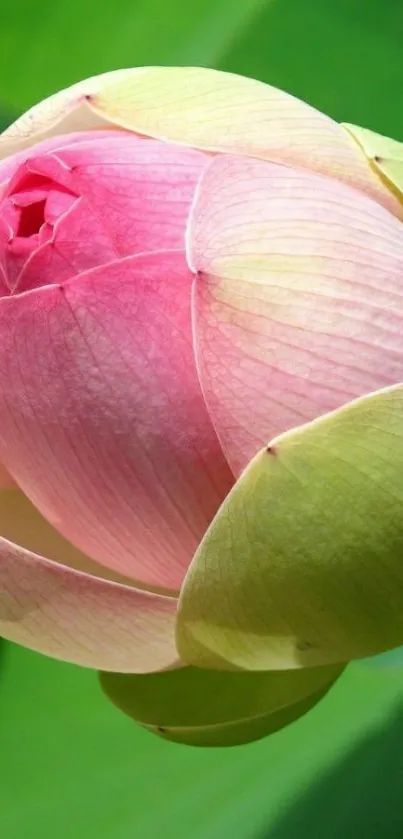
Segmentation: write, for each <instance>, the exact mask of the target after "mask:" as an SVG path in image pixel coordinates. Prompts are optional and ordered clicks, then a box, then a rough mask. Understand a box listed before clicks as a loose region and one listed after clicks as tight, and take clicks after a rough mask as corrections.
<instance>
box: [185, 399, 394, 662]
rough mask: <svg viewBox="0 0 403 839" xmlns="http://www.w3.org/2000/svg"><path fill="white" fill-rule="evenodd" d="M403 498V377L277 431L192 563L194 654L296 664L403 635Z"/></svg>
mask: <svg viewBox="0 0 403 839" xmlns="http://www.w3.org/2000/svg"><path fill="white" fill-rule="evenodd" d="M402 509H403V386H402V385H398V386H396V387H394V388H388V389H386V390H383V391H379V392H378V393H375V394H371V395H370V396H366V397H363V398H362V399H361V400H357V401H355V402H354V403H352V404H351V405H348V406H347V407H345V408H342V409H340V410H339V411H337V412H335V413H332V414H329V415H328V416H325V417H322V418H320V419H318V420H316V421H315V422H312V423H309V424H308V425H305V426H302V427H301V428H298V429H295V430H293V431H289V432H287V433H286V434H284V435H282V436H281V437H278V438H277V439H275V440H273V442H272V443H271V444H270V446H269V447H268V448H267V449H264V450H262V451H261V452H260V453H259V454H258V455H257V456H256V458H255V459H254V460H253V461H252V463H251V464H250V466H249V467H248V468H247V469H246V470H245V472H244V474H243V475H242V476H241V478H240V479H239V481H238V482H237V484H236V485H235V487H234V489H233V491H232V493H231V494H230V495H229V496H228V498H227V500H226V502H225V503H224V505H223V506H222V508H221V510H220V512H219V513H218V515H217V516H216V518H215V520H214V522H213V524H212V525H211V527H210V529H209V530H208V532H207V534H206V536H205V538H204V540H203V542H202V544H201V545H200V548H199V550H198V552H197V553H196V556H195V558H194V560H193V562H192V564H191V566H190V568H189V572H188V574H187V577H186V579H185V582H184V585H183V589H182V593H181V597H180V601H179V610H178V632H177V638H178V649H179V654H180V656H181V658H182V659H183V661H185V662H187V663H188V664H197V665H199V666H205V667H219V668H220V669H222V667H223V662H224V661H225V660H226V661H227V662H228V667H229V668H231V667H235V668H237V667H244V668H246V669H251V670H265V669H268V670H270V669H273V668H279V669H282V668H285V669H288V668H291V667H296V668H297V667H312V666H317V665H320V664H329V663H331V662H337V661H338V662H342V661H349V660H351V659H353V658H359V657H364V656H368V655H373V654H375V653H377V652H383V651H385V650H388V649H391V648H393V647H397V646H399V645H401V644H402V642H403V615H402V597H403V564H402V556H403V517H402Z"/></svg>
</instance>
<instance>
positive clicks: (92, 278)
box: [0, 252, 233, 588]
mask: <svg viewBox="0 0 403 839" xmlns="http://www.w3.org/2000/svg"><path fill="white" fill-rule="evenodd" d="M190 284H191V276H190V273H189V271H188V268H187V266H186V263H185V260H184V256H183V254H182V253H178V252H166V253H165V252H164V253H162V252H161V253H154V254H148V255H143V256H140V257H138V258H133V259H127V260H122V261H119V262H116V263H113V264H111V265H109V266H107V267H104V268H100V269H97V270H94V271H91V272H88V273H87V274H86V275H81V276H80V277H78V278H76V279H74V280H72V281H71V282H69V283H67V284H66V285H64V286H47V287H45V288H42V289H40V290H39V291H35V292H28V293H26V294H23V295H20V296H16V297H13V298H11V297H9V298H4V299H3V300H2V301H1V304H0V329H1V333H2V349H1V354H0V427H1V429H2V437H1V440H0V450H1V456H4V457H3V460H4V463H5V465H6V467H7V468H9V470H10V472H11V474H12V475H13V477H14V478H15V479H16V480H17V482H18V484H19V486H20V487H21V488H22V489H23V491H24V492H25V493H26V495H27V496H28V497H29V498H30V500H31V501H32V502H33V503H34V504H35V506H36V507H37V508H38V509H39V510H40V511H41V513H42V514H43V515H44V516H45V517H46V518H47V519H48V520H49V521H50V522H51V523H52V524H53V525H54V526H55V527H56V529H57V530H59V531H60V532H61V533H62V534H63V535H64V536H66V537H67V538H68V539H69V540H70V541H72V542H73V543H74V544H75V545H76V546H77V547H78V548H80V549H81V550H82V551H84V552H85V553H86V554H88V555H89V556H90V557H91V558H93V559H95V560H96V561H98V562H101V563H103V564H105V565H106V566H107V567H110V568H112V569H115V570H117V571H119V572H120V573H122V574H125V575H126V576H130V577H132V578H135V579H138V580H140V581H141V582H142V583H144V584H151V585H159V586H163V587H167V588H177V587H179V585H180V583H181V580H182V578H183V574H184V572H185V570H186V568H187V565H188V563H189V561H190V559H191V557H192V555H193V553H194V551H195V549H196V547H197V545H198V543H199V541H200V539H201V537H202V536H203V533H204V531H205V529H206V527H207V525H208V524H209V522H210V521H211V520H212V518H213V516H214V514H215V512H216V510H217V509H218V507H219V505H220V503H221V501H222V500H223V498H224V497H225V495H226V493H227V492H228V490H229V488H230V486H231V485H232V482H233V478H232V474H231V472H230V470H229V467H228V465H227V463H226V461H225V459H224V457H223V455H222V452H221V449H220V446H219V443H218V440H217V438H216V435H215V433H214V430H213V428H212V425H211V423H210V420H209V417H208V414H207V410H206V408H205V405H204V401H203V398H202V394H201V391H200V388H199V383H198V379H197V374H196V369H195V364H194V356H193V346H192V340H191V330H190ZM33 443H34V444H33Z"/></svg>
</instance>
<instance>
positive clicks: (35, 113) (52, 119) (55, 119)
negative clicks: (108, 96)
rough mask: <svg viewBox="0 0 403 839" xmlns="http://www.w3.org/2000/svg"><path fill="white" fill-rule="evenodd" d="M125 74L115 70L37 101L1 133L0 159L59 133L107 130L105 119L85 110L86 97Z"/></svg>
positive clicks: (123, 71)
mask: <svg viewBox="0 0 403 839" xmlns="http://www.w3.org/2000/svg"><path fill="white" fill-rule="evenodd" d="M126 72H127V71H125V70H115V71H112V72H110V73H103V74H102V75H100V76H93V77H91V78H89V79H84V81H81V82H78V83H77V84H74V85H72V86H71V87H68V88H66V89H65V90H60V91H59V92H58V93H55V94H54V95H53V96H49V97H48V98H47V99H43V100H42V102H38V104H37V105H34V106H33V107H32V108H30V109H29V111H26V112H25V114H22V116H21V117H19V119H17V120H16V121H15V122H13V123H12V125H10V126H9V127H8V128H6V130H5V131H3V133H2V134H1V136H0V159H1V158H4V157H7V156H8V155H12V154H15V153H16V152H20V151H22V150H23V149H26V148H29V147H30V146H33V145H35V144H36V143H39V142H41V141H42V140H47V139H48V138H50V137H54V136H57V135H59V134H69V133H70V132H76V131H92V130H105V128H108V127H111V126H110V123H109V122H108V120H105V119H103V118H102V117H100V116H98V115H97V114H95V113H94V112H93V111H92V110H91V109H90V108H89V107H88V104H87V97H88V96H90V95H93V94H94V93H96V92H98V91H99V89H100V88H101V87H102V86H103V85H104V84H106V83H107V81H108V79H113V81H114V82H116V81H117V80H118V79H119V78H124V77H125V74H126Z"/></svg>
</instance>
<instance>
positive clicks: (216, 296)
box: [189, 156, 403, 474]
mask: <svg viewBox="0 0 403 839" xmlns="http://www.w3.org/2000/svg"><path fill="white" fill-rule="evenodd" d="M189 259H190V263H191V265H192V266H193V268H194V270H195V271H196V272H197V279H196V282H195V286H194V299H193V313H194V330H195V338H196V354H197V363H198V369H199V374H200V379H201V383H202V388H203V392H204V395H205V398H206V401H207V405H208V407H209V410H210V415H211V417H212V419H213V422H214V425H215V427H216V430H217V433H218V436H219V438H220V441H221V443H222V445H223V448H224V451H225V453H226V456H227V458H228V461H229V463H230V465H231V467H232V468H233V470H234V472H235V473H236V474H239V472H240V471H241V470H242V469H243V468H244V467H245V466H246V464H247V463H248V461H249V460H250V458H251V457H252V456H253V455H254V454H255V452H256V451H257V450H258V449H259V448H260V447H261V446H262V445H264V444H266V443H267V442H268V441H269V440H270V439H271V438H272V437H273V436H274V435H276V434H278V433H280V432H283V431H285V430H286V429H288V428H290V427H292V426H296V425H299V424H301V423H303V422H306V421H308V420H311V419H313V418H315V417H317V416H318V415H320V414H323V413H325V412H327V411H330V410H333V409H335V408H337V407H339V406H341V405H343V404H344V403H347V402H349V401H350V400H352V399H354V398H355V397H358V396H361V395H363V394H365V393H368V392H370V391H373V390H376V389H378V388H382V387H385V386H387V385H391V384H394V383H396V382H398V381H401V380H402V379H403V353H402V335H403V287H402V280H403V228H402V225H401V223H400V222H399V221H398V220H397V219H396V218H395V217H394V216H392V215H391V214H389V213H388V212H387V211H386V210H385V209H384V208H383V207H381V206H380V205H378V204H377V203H375V202H374V201H372V200H371V199H370V198H368V197H366V196H364V195H362V194H360V193H359V192H358V191H356V190H354V189H351V188H349V187H347V186H345V185H344V184H341V183H338V182H337V181H335V180H332V179H330V178H329V179H328V178H324V177H322V176H319V175H316V174H313V173H309V172H307V171H303V170H298V169H292V168H288V167H285V166H281V165H278V164H275V163H263V162H260V161H253V160H249V161H247V160H245V159H244V158H238V157H230V156H228V157H226V156H223V157H220V158H216V159H215V160H214V161H213V162H212V163H211V165H210V167H209V168H208V170H207V172H206V174H205V175H204V177H203V178H202V181H201V185H200V188H199V190H198V194H197V199H196V203H195V205H194V208H193V216H192V219H191V223H190V231H189Z"/></svg>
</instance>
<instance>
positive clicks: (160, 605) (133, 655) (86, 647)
mask: <svg viewBox="0 0 403 839" xmlns="http://www.w3.org/2000/svg"><path fill="white" fill-rule="evenodd" d="M0 505H1V498H0ZM0 591H1V598H0V635H2V636H3V637H4V638H7V639H8V640H10V641H15V642H16V643H18V644H22V645H23V646H25V647H28V648H29V649H33V650H38V651H39V652H41V653H43V654H45V655H49V656H52V657H54V658H58V659H61V660H63V661H70V662H73V663H74V664H80V665H82V666H84V667H93V668H97V669H103V670H111V671H118V672H122V673H123V672H128V673H149V672H154V671H158V670H161V669H164V668H166V667H171V666H172V665H174V664H175V663H176V661H177V659H178V656H177V652H176V649H175V643H174V624H175V612H176V601H175V599H173V598H170V597H165V596H163V595H159V594H154V593H152V592H147V591H141V590H139V589H135V588H131V587H130V586H124V585H121V584H119V583H115V582H111V581H109V580H105V579H100V578H97V577H93V576H91V575H89V574H85V573H83V572H81V571H76V570H75V569H73V568H69V567H68V566H65V565H62V564H59V563H58V562H51V561H50V560H48V559H45V558H44V557H42V556H38V555H37V554H35V553H32V552H30V551H28V550H26V549H24V548H22V547H20V546H19V545H16V544H13V543H12V542H9V541H7V540H6V539H3V538H0Z"/></svg>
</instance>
